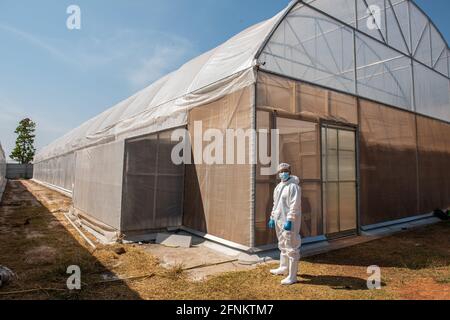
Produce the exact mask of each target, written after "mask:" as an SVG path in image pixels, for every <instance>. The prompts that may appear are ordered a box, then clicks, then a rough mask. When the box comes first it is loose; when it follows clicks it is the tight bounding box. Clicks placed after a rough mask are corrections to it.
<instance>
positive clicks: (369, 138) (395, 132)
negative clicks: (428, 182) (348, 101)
mask: <svg viewBox="0 0 450 320" xmlns="http://www.w3.org/2000/svg"><path fill="white" fill-rule="evenodd" d="M360 106H361V107H360V110H361V124H360V126H361V139H360V159H361V163H360V170H361V223H362V225H370V224H376V223H380V222H386V221H390V220H396V219H401V218H405V217H410V216H414V215H417V214H418V212H419V210H418V194H417V189H418V188H417V159H416V128H415V115H414V114H411V113H408V112H404V111H400V110H396V109H393V108H390V107H386V106H383V105H380V104H375V103H372V102H368V101H364V100H361V101H360Z"/></svg>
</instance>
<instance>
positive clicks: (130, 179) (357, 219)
mask: <svg viewBox="0 0 450 320" xmlns="http://www.w3.org/2000/svg"><path fill="white" fill-rule="evenodd" d="M449 74H450V50H449V47H448V44H447V42H446V41H445V39H444V38H443V36H442V35H441V33H440V32H439V30H438V29H437V28H436V26H435V25H434V24H433V22H432V21H431V20H430V18H429V17H428V16H427V15H426V14H425V13H424V12H423V11H422V10H421V9H420V8H419V7H418V6H417V5H416V4H415V3H414V2H413V1H410V0H315V1H292V2H291V3H290V4H289V5H288V7H287V8H285V9H284V10H283V11H282V12H280V13H279V14H277V15H276V16H275V17H273V18H271V19H269V20H267V21H264V22H261V23H259V24H257V25H255V26H253V27H250V28H249V29H247V30H245V31H243V32H242V33H240V34H238V35H236V36H235V37H233V38H231V39H230V40H228V41H227V42H225V43H224V44H222V45H220V46H219V47H217V48H215V49H213V50H211V51H209V52H206V53H204V54H203V55H201V56H199V57H197V58H195V59H193V60H192V61H190V62H188V63H186V64H185V65H183V66H182V67H181V68H180V69H178V70H177V71H175V72H173V73H171V74H169V75H167V76H165V77H163V78H162V79H160V80H158V81H156V82H155V83H154V84H152V85H151V86H149V87H148V88H145V89H144V90H142V91H140V92H138V93H137V94H135V95H134V96H132V97H130V98H128V99H127V100H125V101H123V102H121V103H119V104H118V105H116V106H114V107H112V108H111V109H108V110H107V111H105V112H104V113H102V114H100V115H98V116H97V117H95V118H93V119H91V120H89V121H87V122H86V123H84V124H83V125H81V126H80V127H78V128H76V129H74V130H73V131H71V132H69V133H68V134H66V135H65V136H63V137H61V138H60V139H58V140H57V141H55V142H54V143H52V144H50V145H49V146H47V147H45V148H43V149H42V150H40V152H39V153H38V154H37V156H36V158H35V162H34V163H35V169H34V170H35V175H34V179H35V180H36V181H38V182H40V183H43V184H45V185H47V186H50V187H52V188H55V189H57V190H59V191H61V192H64V193H66V194H67V195H70V196H71V197H72V198H73V206H74V210H73V215H74V217H75V218H76V219H78V220H79V221H80V222H81V223H82V224H83V225H84V226H85V227H86V228H87V229H89V230H91V231H92V232H93V233H94V234H95V235H96V236H98V237H99V238H100V239H102V240H104V241H113V240H115V239H117V238H120V237H130V238H131V237H136V236H142V235H148V234H152V233H155V232H158V231H161V230H167V229H169V230H177V229H182V230H185V231H188V232H191V233H193V234H197V235H201V236H203V237H206V238H208V239H212V240H215V241H218V242H221V243H223V244H226V245H229V246H231V247H235V248H238V249H241V250H246V251H252V250H253V251H254V250H259V249H265V248H271V247H272V246H273V245H274V243H275V242H276V239H275V234H274V233H273V232H272V231H271V230H269V229H268V227H267V221H268V219H269V216H270V213H271V205H272V201H273V200H272V193H273V189H274V187H275V186H276V184H277V180H276V177H275V175H262V174H261V172H262V171H261V169H262V168H263V167H265V166H266V164H262V163H254V162H253V161H251V159H255V158H256V157H255V152H256V151H255V148H254V147H255V146H256V145H257V144H258V142H257V141H256V139H257V137H256V136H253V135H249V136H247V137H246V142H247V144H248V146H249V148H248V150H247V149H246V151H245V152H246V154H245V155H246V158H247V159H248V160H249V161H247V162H245V163H239V164H228V163H227V164H218V163H215V164H214V163H213V164H205V163H201V161H200V162H197V161H195V162H194V163H183V164H175V163H174V162H173V161H172V151H173V149H174V147H175V146H176V145H177V144H178V143H179V142H178V141H174V140H173V139H172V133H173V132H174V131H175V130H178V129H180V128H186V129H187V130H188V131H189V134H190V138H191V140H195V139H196V137H195V136H196V134H197V132H196V130H195V127H196V123H199V122H201V123H202V125H203V130H204V131H205V130H207V129H214V130H219V131H221V132H224V133H225V131H227V130H229V129H241V130H247V129H254V130H256V131H259V130H266V131H267V132H273V131H270V130H278V131H277V132H278V135H279V142H278V143H277V144H276V148H277V150H270V152H271V153H272V154H274V153H277V154H279V161H281V162H288V163H290V164H292V165H293V173H294V174H295V175H298V176H299V177H300V179H301V187H302V211H303V212H302V214H303V221H302V236H303V237H305V238H307V241H320V240H326V239H335V238H339V237H342V236H348V235H357V234H359V233H360V232H361V231H364V230H369V229H373V228H377V227H379V226H385V225H389V224H394V223H398V222H399V221H405V219H406V220H408V221H409V220H414V219H420V218H421V217H424V216H425V215H428V214H430V213H431V212H432V211H433V210H435V209H438V208H439V209H447V208H449V207H450V170H448V166H449V164H450V82H449V81H450V80H449ZM234 138H235V139H238V138H239V137H234ZM258 138H259V139H260V136H259V137H258ZM267 140H268V141H267V144H268V145H271V146H272V147H273V145H272V144H271V141H269V140H272V139H271V137H269V136H267ZM272 149H273V148H272ZM234 151H239V150H234ZM240 151H242V150H240ZM192 152H193V153H194V150H192ZM223 152H224V154H226V153H227V152H230V150H224V151H223ZM234 153H236V152H233V154H234ZM194 158H195V156H194ZM269 166H270V165H269Z"/></svg>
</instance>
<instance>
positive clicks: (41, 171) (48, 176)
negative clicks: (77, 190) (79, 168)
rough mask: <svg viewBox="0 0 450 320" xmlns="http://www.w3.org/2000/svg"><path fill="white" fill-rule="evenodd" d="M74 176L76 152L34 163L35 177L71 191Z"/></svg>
mask: <svg viewBox="0 0 450 320" xmlns="http://www.w3.org/2000/svg"><path fill="white" fill-rule="evenodd" d="M74 177H75V153H74V152H72V153H69V154H66V155H63V156H61V157H56V158H52V159H48V160H45V161H41V162H39V163H36V164H34V175H33V178H34V179H36V180H38V181H41V182H45V183H48V184H50V185H53V186H57V187H59V188H62V189H64V190H67V191H69V192H72V191H73V186H74Z"/></svg>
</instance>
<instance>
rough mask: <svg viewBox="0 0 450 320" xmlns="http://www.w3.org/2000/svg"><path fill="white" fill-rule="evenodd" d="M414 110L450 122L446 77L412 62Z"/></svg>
mask: <svg viewBox="0 0 450 320" xmlns="http://www.w3.org/2000/svg"><path fill="white" fill-rule="evenodd" d="M414 86H415V92H416V111H417V112H418V113H421V114H424V115H427V116H430V117H434V118H438V119H442V120H445V121H447V122H450V83H449V81H448V79H447V78H445V77H444V76H441V75H440V74H438V73H436V72H433V71H432V70H430V69H428V68H426V67H424V66H423V65H421V64H418V63H414Z"/></svg>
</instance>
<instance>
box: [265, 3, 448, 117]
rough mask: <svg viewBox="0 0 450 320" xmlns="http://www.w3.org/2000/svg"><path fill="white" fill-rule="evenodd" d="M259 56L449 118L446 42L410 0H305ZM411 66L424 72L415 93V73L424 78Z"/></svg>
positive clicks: (278, 70)
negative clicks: (414, 71)
mask: <svg viewBox="0 0 450 320" xmlns="http://www.w3.org/2000/svg"><path fill="white" fill-rule="evenodd" d="M355 3H356V7H355ZM416 60H417V61H419V62H420V63H422V64H425V65H427V66H428V68H426V67H424V66H422V65H420V64H418V63H417V61H416ZM260 62H261V64H263V66H262V69H263V70H266V71H270V72H272V73H275V74H278V75H281V76H283V75H284V76H289V77H290V78H293V79H298V80H304V81H308V82H312V83H315V84H319V85H322V86H325V87H329V88H332V89H337V90H340V91H344V92H348V93H356V94H357V95H358V96H361V97H365V98H369V99H371V100H374V101H378V102H382V103H384V104H388V105H392V106H396V107H399V108H403V109H407V110H419V112H420V113H422V114H426V115H429V116H431V117H434V118H437V119H441V120H445V121H448V116H447V114H448V113H449V112H450V103H446V100H447V99H446V97H447V96H448V92H449V89H448V87H449V84H450V82H449V79H448V75H449V73H450V67H449V63H450V62H449V58H448V46H447V43H446V41H445V40H444V39H443V38H442V35H441V34H440V33H439V31H438V30H437V29H436V27H435V26H434V25H433V23H432V22H431V21H430V19H429V18H428V17H427V16H426V15H425V14H424V13H423V12H422V11H421V10H420V9H419V8H418V7H417V6H416V5H415V4H414V3H413V2H411V1H409V0H356V1H354V0H352V1H346V0H309V1H304V2H303V3H299V4H297V5H296V6H295V7H294V8H293V9H292V10H291V11H290V12H289V14H288V15H287V16H286V18H285V19H284V20H283V22H282V23H281V24H280V26H279V27H278V29H277V30H276V31H275V32H274V34H273V36H272V37H271V38H270V41H269V42H268V43H267V45H266V46H265V48H264V49H263V51H262V54H261V56H260ZM413 64H415V65H418V66H417V67H416V68H417V69H420V70H419V72H420V73H421V74H422V75H424V73H426V75H424V76H425V77H423V78H420V79H417V80H416V81H417V82H418V83H416V85H415V88H416V92H415V91H414V90H413V83H414V82H413V78H418V77H420V76H419V75H417V74H416V75H415V76H414V77H413V69H412V65H413ZM420 66H422V67H423V68H419V67H420ZM422 69H424V70H422ZM433 69H434V70H433ZM355 74H356V79H355ZM442 75H444V76H445V77H443V76H442ZM426 81H430V82H429V83H428V82H426ZM427 86H428V87H427ZM425 87H427V88H425ZM426 99H430V101H429V102H428V101H427V100H426ZM415 104H417V107H415Z"/></svg>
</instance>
